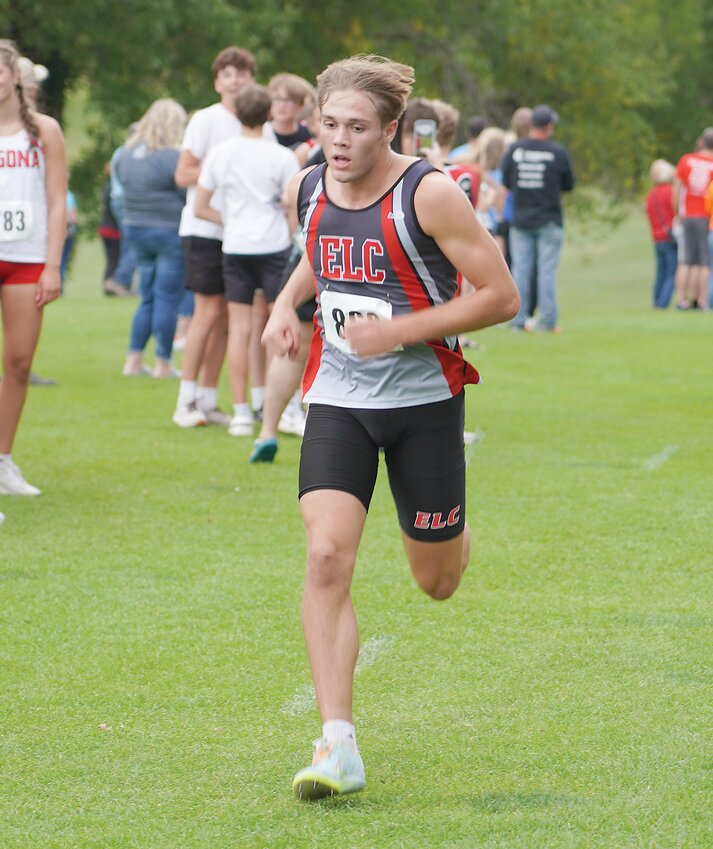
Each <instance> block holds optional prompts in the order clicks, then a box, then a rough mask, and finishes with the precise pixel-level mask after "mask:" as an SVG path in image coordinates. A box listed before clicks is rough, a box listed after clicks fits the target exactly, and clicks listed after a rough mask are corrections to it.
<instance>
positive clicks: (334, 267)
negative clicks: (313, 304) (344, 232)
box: [319, 236, 386, 283]
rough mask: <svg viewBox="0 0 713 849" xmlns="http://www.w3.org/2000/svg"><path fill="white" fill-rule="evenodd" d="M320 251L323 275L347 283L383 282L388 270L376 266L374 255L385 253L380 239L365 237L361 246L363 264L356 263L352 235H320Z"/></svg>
mask: <svg viewBox="0 0 713 849" xmlns="http://www.w3.org/2000/svg"><path fill="white" fill-rule="evenodd" d="M319 251H320V257H321V260H322V272H321V274H322V277H325V278H327V279H329V280H341V281H343V282H347V283H383V282H384V281H385V280H386V272H385V271H384V270H383V269H378V270H377V269H375V268H374V257H376V256H383V255H384V246H383V245H382V244H381V242H380V241H379V240H378V239H365V240H364V244H363V245H362V247H361V266H359V265H355V263H354V239H353V237H352V236H320V237H319Z"/></svg>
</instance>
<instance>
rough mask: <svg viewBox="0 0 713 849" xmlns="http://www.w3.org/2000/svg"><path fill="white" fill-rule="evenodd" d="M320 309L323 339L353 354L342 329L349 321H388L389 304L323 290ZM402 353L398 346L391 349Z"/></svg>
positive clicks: (389, 313) (374, 299) (365, 297)
mask: <svg viewBox="0 0 713 849" xmlns="http://www.w3.org/2000/svg"><path fill="white" fill-rule="evenodd" d="M319 304H320V306H321V308H322V324H323V326H324V338H325V339H326V340H327V342H329V343H330V345H334V347H335V348H338V349H339V350H340V351H343V352H344V353H345V354H353V353H354V351H352V348H351V345H350V344H349V342H348V341H347V339H345V338H344V329H345V325H347V324H348V323H349V321H350V319H355V318H357V319H358V318H364V319H367V320H368V321H390V320H391V304H390V303H389V302H388V301H384V300H382V299H381V298H369V297H367V296H366V295H352V294H343V293H340V292H332V291H331V290H330V289H325V290H324V291H323V292H322V294H321V295H320V296H319ZM393 350H394V351H402V350H403V346H402V345H399V346H398V347H396V348H394V349H393Z"/></svg>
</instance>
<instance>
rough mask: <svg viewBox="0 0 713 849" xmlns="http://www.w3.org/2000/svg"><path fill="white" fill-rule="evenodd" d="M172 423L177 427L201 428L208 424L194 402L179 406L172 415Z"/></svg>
mask: <svg viewBox="0 0 713 849" xmlns="http://www.w3.org/2000/svg"><path fill="white" fill-rule="evenodd" d="M173 423H174V424H177V425H178V426H179V427H202V426H203V425H207V424H208V419H207V418H206V415H205V413H204V412H203V411H202V410H199V409H198V405H197V404H196V402H195V401H190V402H189V403H188V404H179V405H178V406H177V407H176V411H175V412H174V414H173Z"/></svg>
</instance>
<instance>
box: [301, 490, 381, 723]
mask: <svg viewBox="0 0 713 849" xmlns="http://www.w3.org/2000/svg"><path fill="white" fill-rule="evenodd" d="M300 508H301V510H302V518H303V520H304V524H305V530H306V533H307V574H306V577H305V588H304V594H303V596H302V627H303V629H304V635H305V642H306V644H307V653H308V655H309V660H310V664H311V666H312V678H313V680H314V687H315V691H316V693H317V703H318V704H319V711H320V715H321V717H322V721H323V722H326V721H327V720H329V719H343V720H346V721H348V722H351V721H352V689H353V679H354V668H355V666H356V662H357V656H358V654H359V632H358V629H357V622H356V614H355V613H354V607H353V605H352V599H351V595H350V588H351V582H352V575H353V574H354V564H355V562H356V554H357V549H358V547H359V541H360V539H361V534H362V530H363V528H364V521H365V519H366V510H365V509H364V506H363V505H362V503H361V502H360V501H359V500H358V499H357V498H355V497H354V496H353V495H350V494H349V493H346V492H338V491H335V490H315V491H313V492H308V493H306V494H305V495H303V496H302V498H301V499H300Z"/></svg>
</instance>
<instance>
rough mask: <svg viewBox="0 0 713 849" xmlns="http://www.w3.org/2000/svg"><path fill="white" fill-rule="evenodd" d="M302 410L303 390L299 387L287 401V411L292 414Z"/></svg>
mask: <svg viewBox="0 0 713 849" xmlns="http://www.w3.org/2000/svg"><path fill="white" fill-rule="evenodd" d="M301 411H302V390H301V389H297V390H296V391H295V394H294V395H293V396H292V397H291V398H290V400H289V401H288V402H287V413H288V414H289V415H291V416H294V415H296V414H297V413H299V412H301Z"/></svg>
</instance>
